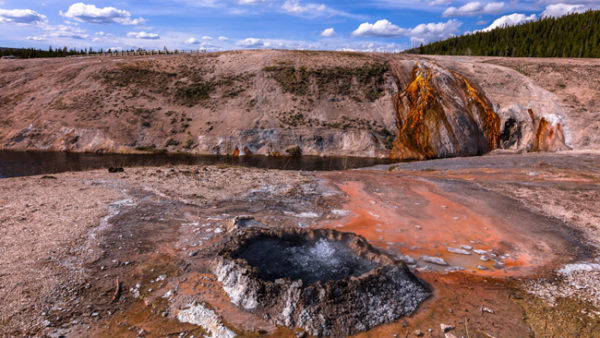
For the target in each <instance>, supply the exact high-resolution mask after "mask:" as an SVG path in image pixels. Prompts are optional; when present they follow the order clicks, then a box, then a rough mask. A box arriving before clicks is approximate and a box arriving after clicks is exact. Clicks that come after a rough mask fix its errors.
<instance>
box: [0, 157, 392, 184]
mask: <svg viewBox="0 0 600 338" xmlns="http://www.w3.org/2000/svg"><path fill="white" fill-rule="evenodd" d="M391 162H392V161H390V160H388V159H377V158H362V157H319V156H301V157H267V156H256V155H252V156H245V157H239V158H238V157H232V156H193V155H182V154H126V155H125V154H93V153H65V152H38V151H32V152H28V151H0V178H3V177H16V176H29V175H40V174H54V173H60V172H65V171H81V170H88V169H101V168H109V167H123V168H125V169H127V167H143V166H162V165H175V164H191V165H213V164H230V165H238V166H244V167H254V168H265V169H283V170H309V171H315V170H316V171H327V170H343V169H353V168H361V167H368V166H372V165H376V164H387V163H391Z"/></svg>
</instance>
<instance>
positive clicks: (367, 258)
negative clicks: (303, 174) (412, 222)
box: [212, 228, 431, 336]
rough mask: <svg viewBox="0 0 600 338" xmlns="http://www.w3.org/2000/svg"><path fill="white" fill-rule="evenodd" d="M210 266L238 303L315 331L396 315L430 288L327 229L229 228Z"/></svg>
mask: <svg viewBox="0 0 600 338" xmlns="http://www.w3.org/2000/svg"><path fill="white" fill-rule="evenodd" d="M212 269H213V273H214V274H215V275H216V277H217V280H218V281H219V283H221V285H222V286H223V289H224V290H225V292H227V294H228V295H229V297H230V299H231V302H233V303H234V304H235V305H237V306H238V307H241V308H243V309H245V310H246V311H251V312H254V313H256V314H258V315H260V316H263V317H264V318H266V319H268V320H270V321H272V322H274V323H275V324H277V325H285V326H287V327H290V328H299V329H302V330H305V331H306V332H307V333H309V334H311V335H314V336H340V335H351V334H355V333H357V332H360V331H365V330H368V329H370V328H372V327H374V326H377V325H379V324H382V323H387V322H392V321H395V320H397V319H398V318H400V317H402V316H406V315H409V314H411V313H412V312H413V311H415V310H416V309H417V307H418V306H419V304H421V303H422V302H423V301H424V300H425V299H427V298H428V297H429V296H430V295H431V290H430V288H429V286H428V285H426V284H425V283H424V282H423V281H421V280H420V279H418V278H417V277H416V276H415V275H413V274H412V272H411V271H410V270H409V269H408V268H407V267H406V265H405V264H404V263H402V262H400V261H396V260H395V259H394V258H392V257H391V256H389V255H387V254H385V253H383V252H380V251H379V250H377V249H376V248H374V247H372V246H371V245H370V244H369V243H368V242H367V240H365V239H364V238H363V237H361V236H358V235H356V234H353V233H347V232H339V231H335V230H330V229H295V228H291V229H267V228H242V229H237V230H234V231H233V232H232V233H231V234H230V236H229V238H228V239H227V240H226V241H225V242H224V244H223V247H222V248H221V249H220V251H219V253H218V255H217V257H216V258H215V260H214V261H213V264H212Z"/></svg>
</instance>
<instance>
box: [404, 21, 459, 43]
mask: <svg viewBox="0 0 600 338" xmlns="http://www.w3.org/2000/svg"><path fill="white" fill-rule="evenodd" d="M461 25H462V22H460V21H458V20H454V19H452V20H448V21H447V22H438V23H427V24H420V25H418V26H416V27H415V28H413V29H411V30H410V34H409V36H410V42H411V43H412V44H413V45H415V44H419V43H423V44H425V43H429V42H433V41H438V40H443V39H446V38H449V37H451V36H454V35H456V33H458V29H459V28H460V26H461Z"/></svg>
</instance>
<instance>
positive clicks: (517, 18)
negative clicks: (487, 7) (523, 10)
mask: <svg viewBox="0 0 600 338" xmlns="http://www.w3.org/2000/svg"><path fill="white" fill-rule="evenodd" d="M535 19H537V17H536V16H535V14H531V15H530V16H526V15H525V14H520V13H513V14H510V15H504V16H501V17H499V18H498V19H496V20H494V22H492V24H491V25H489V26H488V27H486V28H484V29H482V30H481V31H482V32H489V31H491V30H492V29H494V28H498V27H504V26H514V25H518V24H522V23H525V22H528V21H533V20H535Z"/></svg>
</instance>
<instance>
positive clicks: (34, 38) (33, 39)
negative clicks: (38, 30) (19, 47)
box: [26, 36, 46, 41]
mask: <svg viewBox="0 0 600 338" xmlns="http://www.w3.org/2000/svg"><path fill="white" fill-rule="evenodd" d="M26 39H27V40H31V41H46V37H43V36H28V37H26Z"/></svg>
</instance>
